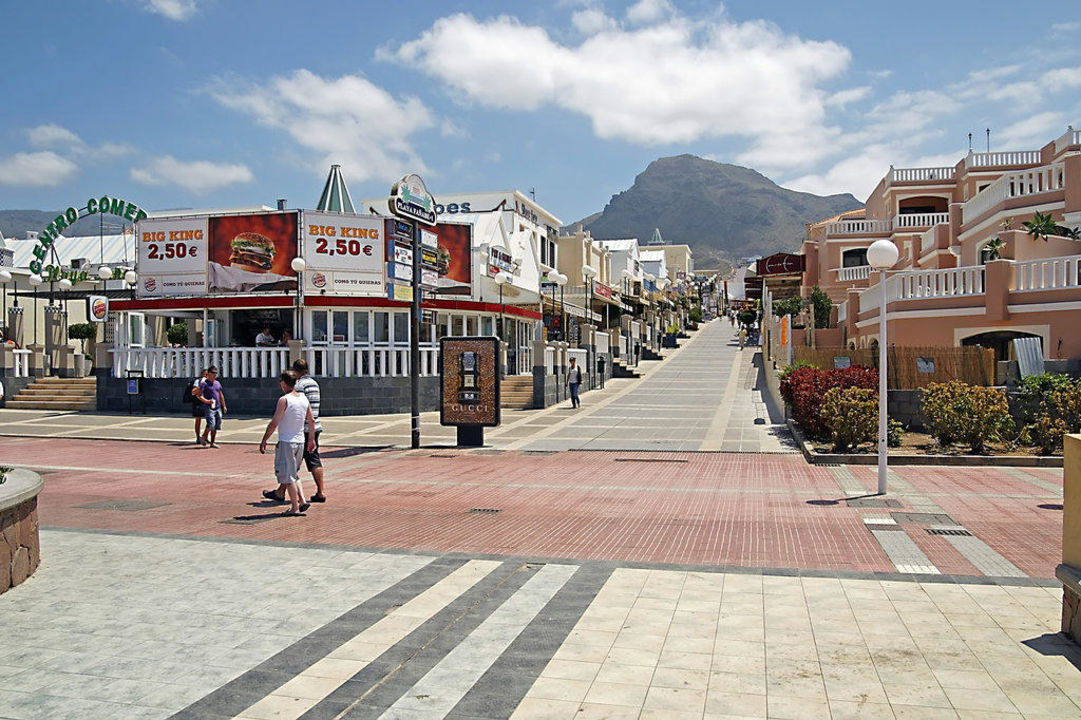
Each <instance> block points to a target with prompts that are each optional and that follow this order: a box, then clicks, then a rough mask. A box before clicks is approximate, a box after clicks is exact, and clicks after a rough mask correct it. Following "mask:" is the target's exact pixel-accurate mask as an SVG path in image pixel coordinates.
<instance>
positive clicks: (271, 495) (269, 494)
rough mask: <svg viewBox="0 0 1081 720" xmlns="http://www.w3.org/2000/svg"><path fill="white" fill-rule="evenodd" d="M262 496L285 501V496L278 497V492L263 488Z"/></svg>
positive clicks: (276, 500)
mask: <svg viewBox="0 0 1081 720" xmlns="http://www.w3.org/2000/svg"><path fill="white" fill-rule="evenodd" d="M263 497H265V498H266V499H267V500H273V501H275V502H285V498H282V497H278V493H276V492H274V491H273V490H264V491H263Z"/></svg>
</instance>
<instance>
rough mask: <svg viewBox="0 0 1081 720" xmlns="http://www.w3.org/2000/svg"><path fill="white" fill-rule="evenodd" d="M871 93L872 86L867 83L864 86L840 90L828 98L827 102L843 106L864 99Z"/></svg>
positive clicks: (831, 104)
mask: <svg viewBox="0 0 1081 720" xmlns="http://www.w3.org/2000/svg"><path fill="white" fill-rule="evenodd" d="M870 94H871V88H870V87H869V86H867V85H864V86H863V87H856V88H850V89H848V90H841V91H840V92H835V93H833V94H832V95H830V96H829V97H827V98H826V101H825V103H826V105H829V106H830V107H840V108H843V107H844V106H845V105H848V104H849V103H854V102H858V101H860V100H863V99H864V98H865V97H867V96H868V95H870Z"/></svg>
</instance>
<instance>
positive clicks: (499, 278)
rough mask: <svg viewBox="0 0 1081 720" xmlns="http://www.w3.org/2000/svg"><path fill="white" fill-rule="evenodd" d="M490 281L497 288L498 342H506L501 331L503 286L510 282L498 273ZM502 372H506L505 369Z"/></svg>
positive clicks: (502, 330)
mask: <svg viewBox="0 0 1081 720" xmlns="http://www.w3.org/2000/svg"><path fill="white" fill-rule="evenodd" d="M492 279H493V280H495V284H496V285H498V286H499V341H500V342H506V333H505V331H504V329H503V310H504V307H503V286H504V285H506V284H507V281H508V280H510V276H509V275H507V273H505V272H498V273H496V274H495V277H494V278H492ZM504 371H506V368H505V367H504ZM515 374H517V369H516V370H515Z"/></svg>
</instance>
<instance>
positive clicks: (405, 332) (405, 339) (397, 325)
mask: <svg viewBox="0 0 1081 720" xmlns="http://www.w3.org/2000/svg"><path fill="white" fill-rule="evenodd" d="M394 343H395V344H396V345H403V344H408V343H409V313H394Z"/></svg>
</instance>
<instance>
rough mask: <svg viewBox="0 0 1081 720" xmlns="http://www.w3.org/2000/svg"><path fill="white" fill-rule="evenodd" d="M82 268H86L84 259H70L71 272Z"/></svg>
mask: <svg viewBox="0 0 1081 720" xmlns="http://www.w3.org/2000/svg"><path fill="white" fill-rule="evenodd" d="M84 267H86V258H72V259H71V269H72V270H82V269H83V268H84Z"/></svg>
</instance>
